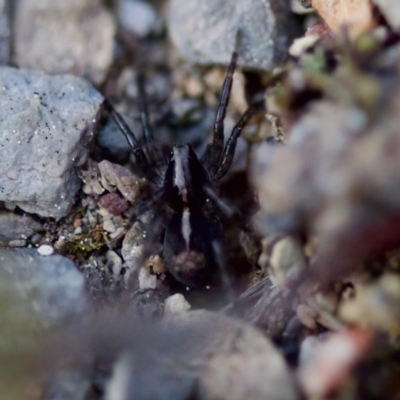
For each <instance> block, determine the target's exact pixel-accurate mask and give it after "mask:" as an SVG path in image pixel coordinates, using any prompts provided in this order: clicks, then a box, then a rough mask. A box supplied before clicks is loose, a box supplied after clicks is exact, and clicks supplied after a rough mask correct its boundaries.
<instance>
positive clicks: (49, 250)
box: [37, 244, 54, 256]
mask: <svg viewBox="0 0 400 400" xmlns="http://www.w3.org/2000/svg"><path fill="white" fill-rule="evenodd" d="M37 251H38V253H39V254H40V255H41V256H51V255H52V254H53V253H54V248H53V246H50V245H49V244H42V245H41V246H40V247H39V248H38V249H37Z"/></svg>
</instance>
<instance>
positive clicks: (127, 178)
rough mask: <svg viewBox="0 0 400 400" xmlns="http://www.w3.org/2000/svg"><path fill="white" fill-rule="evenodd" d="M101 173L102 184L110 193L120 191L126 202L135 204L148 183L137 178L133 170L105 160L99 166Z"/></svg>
mask: <svg viewBox="0 0 400 400" xmlns="http://www.w3.org/2000/svg"><path fill="white" fill-rule="evenodd" d="M98 167H99V170H100V173H101V184H102V185H103V187H104V188H105V189H107V190H108V191H109V192H113V191H114V190H115V189H118V190H119V191H120V193H121V194H122V196H124V197H125V199H126V200H128V201H130V202H131V203H134V202H135V200H136V198H137V197H138V196H139V194H140V193H141V192H142V191H143V190H144V188H145V187H146V185H147V182H146V181H145V180H143V179H141V178H139V177H138V176H136V175H135V174H134V173H133V172H131V170H129V169H128V168H126V167H122V166H121V165H118V164H113V163H111V162H110V161H107V160H104V161H102V162H100V163H99V164H98Z"/></svg>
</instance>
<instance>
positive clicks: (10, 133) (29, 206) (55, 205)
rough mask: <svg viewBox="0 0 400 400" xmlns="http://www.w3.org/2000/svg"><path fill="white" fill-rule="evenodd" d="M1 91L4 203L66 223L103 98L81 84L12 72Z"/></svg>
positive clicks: (0, 191) (6, 72) (1, 76)
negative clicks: (10, 203)
mask: <svg viewBox="0 0 400 400" xmlns="http://www.w3.org/2000/svg"><path fill="white" fill-rule="evenodd" d="M0 87H1V88H2V90H1V91H0V104H1V108H0V149H1V159H0V200H1V201H9V202H13V203H15V204H16V205H18V206H19V207H20V208H22V209H23V210H25V211H28V212H31V213H37V214H39V215H42V216H49V217H55V218H60V217H63V216H65V215H66V214H67V213H68V212H69V210H70V209H71V207H72V206H73V203H74V198H75V195H76V193H77V191H78V189H79V187H80V184H81V181H80V179H79V177H78V173H77V167H79V166H81V165H82V164H83V163H84V162H85V161H86V157H87V144H88V143H89V142H90V141H91V140H92V137H93V135H94V131H95V129H96V125H97V119H98V114H99V111H100V106H101V103H102V101H103V98H102V96H101V95H100V94H99V93H98V92H97V91H96V90H94V89H93V88H92V86H91V85H90V84H89V83H88V82H86V81H84V80H83V79H80V78H75V77H72V76H68V75H64V76H54V77H53V76H49V75H46V74H44V73H42V72H31V71H27V70H17V69H14V68H7V67H3V68H1V69H0Z"/></svg>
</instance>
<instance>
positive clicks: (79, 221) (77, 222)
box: [74, 218, 82, 228]
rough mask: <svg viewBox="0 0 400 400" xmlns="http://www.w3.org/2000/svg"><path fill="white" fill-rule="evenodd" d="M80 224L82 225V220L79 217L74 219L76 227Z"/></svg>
mask: <svg viewBox="0 0 400 400" xmlns="http://www.w3.org/2000/svg"><path fill="white" fill-rule="evenodd" d="M80 226H82V220H81V219H80V218H77V219H76V220H75V221H74V228H79V227H80Z"/></svg>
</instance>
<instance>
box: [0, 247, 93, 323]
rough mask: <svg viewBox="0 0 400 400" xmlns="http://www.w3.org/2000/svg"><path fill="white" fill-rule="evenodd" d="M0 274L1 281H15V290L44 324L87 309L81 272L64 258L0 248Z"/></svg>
mask: <svg viewBox="0 0 400 400" xmlns="http://www.w3.org/2000/svg"><path fill="white" fill-rule="evenodd" d="M0 274H1V278H2V279H1V281H2V282H3V281H7V282H8V284H10V283H11V284H12V283H15V288H16V291H17V293H16V294H17V295H18V296H19V297H21V299H22V300H23V301H25V302H26V307H29V308H31V312H32V313H33V314H34V315H36V316H38V317H39V318H40V319H41V320H42V321H44V322H45V323H46V324H54V323H58V322H62V321H65V322H66V321H72V320H74V319H75V318H79V316H81V315H82V314H83V313H84V311H85V310H87V307H88V305H87V302H86V297H85V292H84V279H83V276H82V275H81V273H80V272H79V271H78V270H77V268H76V266H75V264H74V263H73V262H72V261H71V260H69V259H68V258H65V257H62V256H60V255H52V256H49V257H41V256H40V255H39V253H38V252H37V250H36V249H6V248H0ZM2 289H3V288H2V286H1V285H0V290H2ZM14 294H15V293H14Z"/></svg>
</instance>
